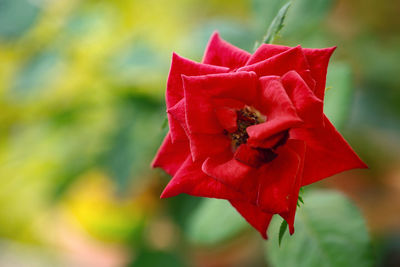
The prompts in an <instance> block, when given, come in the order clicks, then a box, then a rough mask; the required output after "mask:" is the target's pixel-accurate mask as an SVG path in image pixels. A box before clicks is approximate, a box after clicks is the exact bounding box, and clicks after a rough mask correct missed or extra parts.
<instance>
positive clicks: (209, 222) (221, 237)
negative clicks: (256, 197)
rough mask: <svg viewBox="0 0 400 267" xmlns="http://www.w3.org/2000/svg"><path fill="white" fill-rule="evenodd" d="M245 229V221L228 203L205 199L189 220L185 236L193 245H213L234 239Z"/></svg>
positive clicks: (246, 225)
mask: <svg viewBox="0 0 400 267" xmlns="http://www.w3.org/2000/svg"><path fill="white" fill-rule="evenodd" d="M246 227H248V224H247V223H246V221H245V220H244V219H243V218H242V217H241V216H240V215H239V213H238V212H237V211H236V210H235V209H234V208H233V207H232V206H231V205H230V204H229V202H228V201H225V200H221V199H212V198H207V199H204V200H203V201H202V203H200V206H199V207H198V208H197V210H196V211H195V212H194V213H193V214H192V216H191V217H190V218H189V222H188V229H187V235H188V237H189V240H190V241H192V242H193V243H196V244H200V245H215V244H218V243H221V242H223V241H226V240H228V239H230V238H232V237H234V236H235V235H237V234H238V233H240V232H241V231H242V230H243V229H244V228H246Z"/></svg>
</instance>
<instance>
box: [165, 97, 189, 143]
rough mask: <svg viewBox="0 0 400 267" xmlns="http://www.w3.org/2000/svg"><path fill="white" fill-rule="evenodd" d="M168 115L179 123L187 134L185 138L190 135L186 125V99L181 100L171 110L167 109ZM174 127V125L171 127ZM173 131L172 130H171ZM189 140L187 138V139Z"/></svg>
mask: <svg viewBox="0 0 400 267" xmlns="http://www.w3.org/2000/svg"><path fill="white" fill-rule="evenodd" d="M167 113H168V115H171V116H172V118H173V119H174V120H175V121H176V122H178V123H179V125H180V127H181V129H183V130H184V132H185V137H186V136H187V134H188V129H187V125H186V118H185V117H186V114H185V99H183V98H182V99H181V100H180V101H179V102H178V103H176V105H174V106H172V107H171V108H169V109H167ZM171 126H173V125H171ZM171 130H172V129H171ZM185 139H187V138H185Z"/></svg>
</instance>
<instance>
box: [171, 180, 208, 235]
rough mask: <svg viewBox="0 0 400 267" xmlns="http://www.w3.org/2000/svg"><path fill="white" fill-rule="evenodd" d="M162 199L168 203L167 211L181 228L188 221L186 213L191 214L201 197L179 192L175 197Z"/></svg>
mask: <svg viewBox="0 0 400 267" xmlns="http://www.w3.org/2000/svg"><path fill="white" fill-rule="evenodd" d="M165 176H167V175H165ZM164 201H166V202H167V203H168V212H169V214H170V215H171V217H172V218H173V219H174V221H175V223H176V224H177V225H179V226H180V227H181V228H186V227H187V226H188V224H189V223H190V218H189V219H188V214H191V213H192V212H193V211H194V210H196V209H197V207H198V206H199V205H200V204H201V202H202V199H201V198H199V197H194V196H190V195H186V194H180V195H178V196H176V197H171V198H167V199H165V200H164Z"/></svg>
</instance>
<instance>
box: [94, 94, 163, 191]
mask: <svg viewBox="0 0 400 267" xmlns="http://www.w3.org/2000/svg"><path fill="white" fill-rule="evenodd" d="M117 106H118V114H117V120H118V123H117V125H118V127H117V128H116V129H115V132H114V134H112V136H111V137H110V141H109V142H110V143H109V149H108V150H107V151H106V152H105V154H104V156H103V157H102V159H101V163H100V164H102V165H104V166H105V167H106V169H107V171H108V172H109V174H110V175H111V177H112V178H113V179H114V181H115V182H116V183H117V185H118V189H119V192H120V193H125V192H126V190H127V189H128V188H129V187H128V185H129V183H130V182H131V180H130V179H131V178H132V179H136V178H139V177H140V176H141V173H142V172H143V170H146V171H147V170H148V168H149V162H150V160H151V157H152V156H153V155H154V153H155V150H156V146H157V144H156V142H155V140H156V139H157V137H158V136H159V135H160V130H159V129H160V128H159V125H160V124H161V122H162V119H163V117H161V116H160V113H161V112H162V111H161V110H162V109H163V105H162V104H161V102H159V101H158V100H155V99H152V98H151V97H148V96H145V95H139V94H128V95H124V96H121V99H120V101H119V102H118V105H117Z"/></svg>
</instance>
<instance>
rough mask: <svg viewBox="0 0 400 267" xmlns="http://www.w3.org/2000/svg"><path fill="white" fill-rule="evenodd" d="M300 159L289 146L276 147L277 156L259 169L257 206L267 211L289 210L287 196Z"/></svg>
mask: <svg viewBox="0 0 400 267" xmlns="http://www.w3.org/2000/svg"><path fill="white" fill-rule="evenodd" d="M300 163H301V159H300V157H299V155H298V154H297V153H295V152H294V151H293V150H292V149H291V148H290V146H286V145H285V146H283V147H281V148H280V149H278V157H277V158H276V159H274V160H273V161H271V162H270V163H269V164H266V165H264V166H263V167H261V168H260V169H259V188H258V199H257V206H259V207H260V208H261V209H262V210H263V211H265V212H269V213H273V214H275V213H282V212H288V211H289V201H288V198H289V196H290V194H291V193H292V192H293V188H294V186H295V181H296V177H297V175H298V173H299V170H300Z"/></svg>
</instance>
